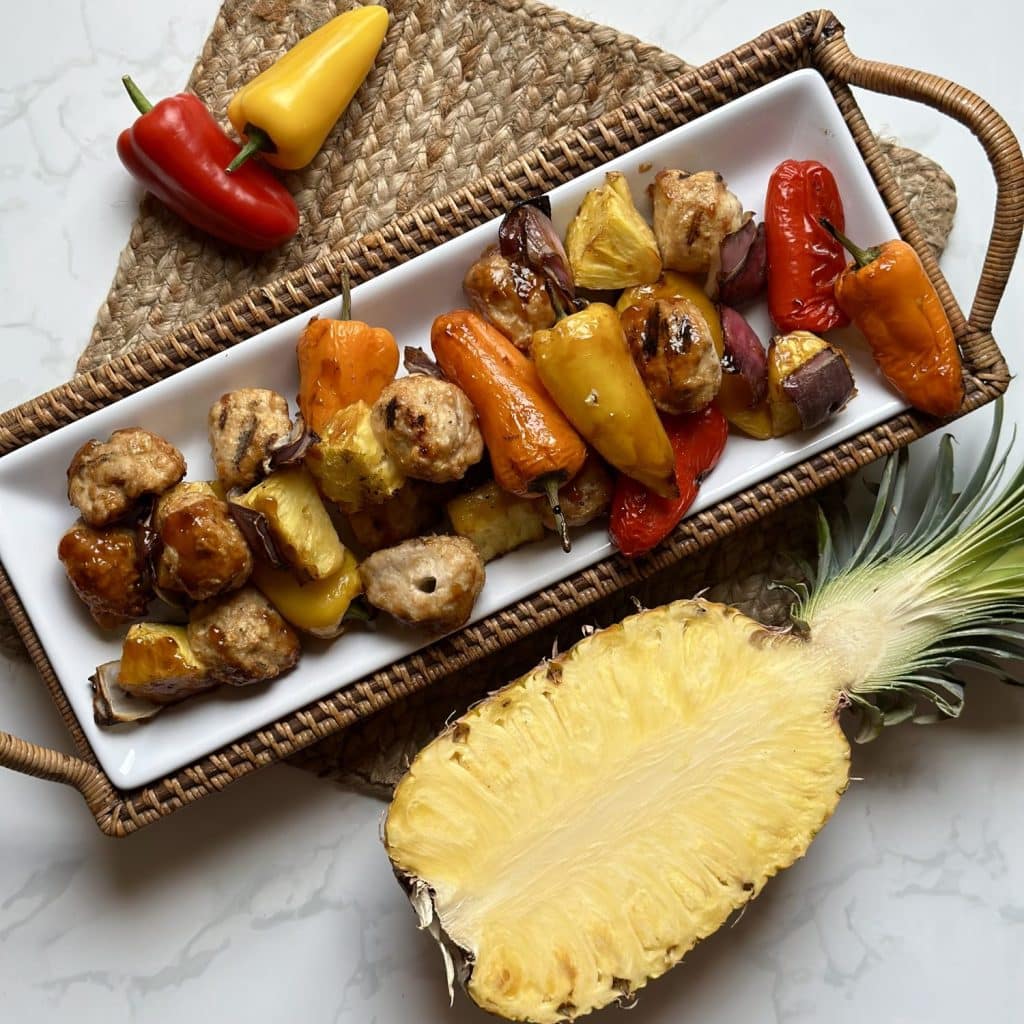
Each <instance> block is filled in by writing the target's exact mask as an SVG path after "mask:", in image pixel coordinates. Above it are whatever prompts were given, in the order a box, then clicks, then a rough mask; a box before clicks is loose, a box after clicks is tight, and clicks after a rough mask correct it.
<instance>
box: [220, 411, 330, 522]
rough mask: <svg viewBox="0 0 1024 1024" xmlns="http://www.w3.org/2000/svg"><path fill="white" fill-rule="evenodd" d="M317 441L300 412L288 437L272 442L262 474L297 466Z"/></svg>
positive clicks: (264, 461) (317, 438)
mask: <svg viewBox="0 0 1024 1024" xmlns="http://www.w3.org/2000/svg"><path fill="white" fill-rule="evenodd" d="M319 440H320V438H319V437H318V436H317V435H316V434H314V433H313V431H312V430H310V429H309V428H308V427H307V426H306V421H305V420H304V419H303V418H302V413H301V412H300V413H299V414H298V415H297V416H296V417H295V422H294V423H293V424H292V429H291V430H290V431H289V433H288V436H287V437H282V438H281V439H280V440H278V441H275V442H274V444H273V446H272V447H271V449H270V453H269V454H268V455H267V457H266V458H265V459H264V460H263V465H262V467H261V468H262V470H263V472H264V473H265V474H266V475H268V476H269V475H270V474H271V473H273V472H274V470H275V469H284V468H285V466H297V465H298V464H299V463H300V462H302V460H303V459H304V458H305V457H306V452H307V451H309V449H310V448H311V447H312V446H313V445H314V444H316V443H317V441H319ZM239 528H240V529H241V527H239Z"/></svg>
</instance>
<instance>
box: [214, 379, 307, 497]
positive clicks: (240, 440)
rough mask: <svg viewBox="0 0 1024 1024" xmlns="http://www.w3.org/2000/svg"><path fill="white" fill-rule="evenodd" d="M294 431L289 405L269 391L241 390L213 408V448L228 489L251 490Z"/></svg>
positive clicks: (222, 478) (222, 481)
mask: <svg viewBox="0 0 1024 1024" xmlns="http://www.w3.org/2000/svg"><path fill="white" fill-rule="evenodd" d="M290 430H291V420H290V419H289V417H288V402H287V401H286V400H285V398H284V397H283V396H281V395H279V394H278V393H277V392H276V391H268V390H267V389H266V388H239V389H238V390H237V391H229V392H228V393H227V394H226V395H221V396H220V398H218V399H217V401H216V402H214V403H213V405H212V406H210V415H209V431H210V449H211V451H212V452H213V464H214V465H215V466H216V467H217V476H218V477H219V479H220V482H221V483H222V484H223V485H224V487H225V488H226V489H228V490H230V489H231V488H232V487H250V486H252V484H254V483H256V481H257V480H258V479H259V478H260V477H261V476H262V475H263V469H262V464H263V460H264V459H265V458H266V457H267V456H268V455H269V454H270V450H271V448H272V447H273V445H274V442H275V441H279V440H281V439H283V438H286V437H287V436H288V434H289V432H290Z"/></svg>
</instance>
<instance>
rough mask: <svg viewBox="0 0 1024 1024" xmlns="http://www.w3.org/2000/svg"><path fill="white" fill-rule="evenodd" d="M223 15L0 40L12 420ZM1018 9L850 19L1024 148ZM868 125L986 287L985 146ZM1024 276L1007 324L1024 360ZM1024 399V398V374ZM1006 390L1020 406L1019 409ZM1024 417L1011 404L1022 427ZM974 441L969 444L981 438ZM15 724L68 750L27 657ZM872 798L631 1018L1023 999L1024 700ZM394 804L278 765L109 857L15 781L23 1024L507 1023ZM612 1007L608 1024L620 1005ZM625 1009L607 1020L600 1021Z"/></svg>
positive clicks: (771, 1019)
mask: <svg viewBox="0 0 1024 1024" xmlns="http://www.w3.org/2000/svg"><path fill="white" fill-rule="evenodd" d="M566 6H568V7H570V8H571V9H572V10H573V11H574V12H575V13H578V14H582V15H585V16H589V17H592V18H594V19H596V20H599V21H605V22H608V23H611V24H614V25H616V26H617V27H619V28H622V29H624V30H626V31H630V32H633V33H635V34H637V35H639V36H641V37H643V38H646V39H648V40H650V41H652V42H655V43H658V44H659V45H661V46H663V47H665V48H666V49H670V50H674V51H675V52H678V53H681V54H683V55H684V56H686V57H687V58H689V59H690V60H692V61H700V60H704V59H708V58H710V57H712V56H715V55H717V54H718V53H720V52H722V51H724V50H727V49H729V48H730V47H732V46H734V45H736V44H738V43H740V42H742V41H744V40H746V39H748V38H749V37H751V36H753V35H755V34H756V33H757V32H759V31H761V30H762V29H764V28H766V27H768V26H769V25H771V24H774V23H776V22H778V21H782V20H784V19H785V18H787V17H790V16H792V15H793V14H794V13H796V12H797V8H796V7H794V6H793V5H792V4H789V3H781V2H777V0H769V2H763V3H755V2H754V0H695V2H693V3H690V4H686V5H677V4H669V3H665V2H657V0H638V2H636V3H632V4H627V5H623V4H621V3H613V2H612V0H589V2H572V3H569V4H567V5H566ZM215 10H216V0H179V2H178V3H176V4H174V5H155V4H146V5H139V4H128V3H105V4H99V3H86V2H84V0H82V2H81V3H79V4H71V3H64V2H63V0H39V2H37V3H35V4H33V5H27V6H26V5H23V6H22V7H20V8H19V11H18V16H17V17H16V18H11V19H8V24H7V25H6V26H5V34H4V36H3V37H2V38H0V57H2V59H0V213H2V216H0V288H2V289H3V300H4V301H3V308H2V311H0V346H2V351H3V354H4V359H3V361H2V363H0V405H2V406H3V407H6V406H9V405H12V404H14V403H16V402H18V401H21V400H23V399H25V398H27V397H29V396H31V395H32V394H34V393H37V392H39V391H41V390H44V389H45V388H47V387H49V386H52V385H53V384H56V383H59V382H60V381H61V380H63V379H64V378H65V377H66V376H67V375H68V374H69V373H70V372H71V370H72V369H73V366H74V360H75V356H76V355H77V353H78V351H79V350H80V349H81V348H82V347H83V346H84V344H85V341H86V338H87V336H88V332H89V329H90V327H91V325H92V321H93V315H94V313H95V310H96V308H97V306H98V305H99V303H100V301H101V300H102V298H103V295H104V294H105V292H106V287H107V285H108V283H109V280H110V278H111V276H112V274H113V271H114V267H115V264H116V260H117V255H118V253H119V251H120V249H121V246H122V245H123V243H124V240H125V238H126V237H127V230H128V226H129V224H130V222H131V217H132V215H133V211H134V207H135V203H136V201H137V198H138V192H137V190H136V188H135V186H134V184H133V183H132V182H131V181H130V180H129V179H128V178H127V176H126V175H125V174H124V173H123V172H122V171H121V168H120V166H119V164H118V163H117V160H116V156H115V154H114V149H113V144H114V139H115V138H116V135H117V133H118V132H119V131H120V130H121V128H123V127H124V126H125V125H127V124H129V123H130V121H131V119H132V110H131V108H130V105H129V104H128V101H127V99H126V98H125V97H124V96H123V94H122V92H121V85H120V81H119V79H120V76H121V75H122V74H123V73H125V72H130V73H131V74H132V75H133V76H135V77H136V79H137V80H138V81H139V83H140V85H143V86H144V88H145V90H146V91H147V92H148V93H149V94H150V95H151V96H154V97H157V96H161V95H164V94H166V93H168V92H172V91H174V90H176V89H177V88H179V87H180V85H181V84H182V83H183V82H184V80H185V77H186V75H187V72H188V69H189V68H190V67H191V64H192V62H193V60H194V57H195V54H196V53H197V52H198V49H199V46H200V44H201V42H202V40H203V39H204V38H205V35H206V32H207V31H208V28H209V25H210V24H211V22H212V19H213V16H214V13H215ZM1006 10H1007V9H1006V8H1005V6H1004V5H1002V4H997V3H996V2H995V0H981V2H979V3H976V4H974V5H972V6H971V7H970V9H969V16H968V11H967V10H965V8H964V5H963V4H960V3H953V2H952V0H932V2H925V0H912V2H908V3H905V4H902V5H893V4H891V3H888V2H887V3H883V2H881V0H868V2H862V3H857V4H848V5H846V9H845V10H840V11H839V13H840V15H841V17H842V18H843V20H844V21H845V22H846V24H847V29H848V39H849V41H850V44H851V46H852V47H853V48H854V49H855V50H856V51H857V52H859V53H861V54H862V55H864V56H868V57H873V58H877V59H883V60H890V61H895V62H904V63H909V64H911V65H915V66H919V67H923V68H926V69H928V70H931V71H935V72H937V73H943V74H945V75H947V76H949V77H952V78H956V79H958V80H960V81H962V82H963V83H965V84H967V85H969V86H971V87H972V88H974V89H975V90H976V91H978V92H979V93H981V94H982V95H984V96H986V97H987V98H988V99H990V100H991V101H992V102H994V103H995V104H996V105H997V106H998V107H1000V108H1001V110H1002V112H1003V114H1004V115H1006V116H1007V117H1008V119H1009V120H1010V122H1011V124H1012V125H1013V126H1014V127H1015V128H1016V130H1017V131H1018V132H1019V133H1020V132H1024V96H1022V93H1021V89H1020V79H1019V76H1018V75H1017V73H1016V62H1017V60H1018V55H1017V39H1018V38H1019V36H1020V29H1021V28H1022V24H1021V21H1022V16H1021V14H1020V13H1019V11H1018V10H1016V9H1015V10H1014V13H1006ZM863 105H864V109H865V112H866V113H867V115H868V117H869V119H870V120H871V122H872V124H873V125H875V126H876V127H877V128H878V129H880V130H882V131H884V132H886V133H890V134H893V135H897V136H898V137H899V138H901V139H902V140H903V141H905V142H907V143H908V144H910V145H915V146H917V147H919V148H922V149H924V150H925V151H926V152H928V153H929V154H930V155H932V156H934V157H936V158H938V159H939V160H940V161H941V162H942V163H943V164H944V165H945V166H946V167H947V168H948V169H949V170H950V172H951V173H952V174H953V176H954V178H955V179H956V181H957V183H958V186H959V193H960V203H961V207H960V213H959V216H958V219H957V224H956V228H955V231H954V235H953V238H952V240H951V244H950V248H949V251H948V253H947V256H946V258H945V259H944V262H943V266H944V269H945V271H946V274H947V276H948V277H949V279H950V281H951V283H952V285H953V287H954V290H955V292H956V294H957V295H958V297H960V299H961V300H962V301H964V302H966V301H967V300H969V298H970V295H971V291H972V289H973V286H974V283H975V280H976V277H977V272H978V268H979V266H980V259H981V253H982V252H983V249H984V244H985V240H986V238H987V232H988V225H989V220H990V217H991V208H992V195H993V192H992V187H991V181H990V176H989V173H988V170H987V165H986V162H985V160H984V157H983V156H982V155H981V151H980V149H978V148H977V147H976V146H975V145H974V144H973V143H971V142H970V139H969V136H968V135H967V134H966V133H965V132H964V131H963V130H962V129H960V128H958V127H957V126H955V125H954V124H953V123H952V122H950V121H948V120H947V119H944V118H942V117H940V116H939V115H936V114H933V113H931V112H929V111H925V110H922V109H920V108H917V107H914V106H912V105H910V104H907V103H903V102H900V101H896V100H891V99H886V98H877V97H870V96H869V97H863ZM1020 282H1021V276H1020V272H1019V267H1018V272H1017V275H1016V278H1015V282H1014V284H1013V286H1012V287H1011V293H1010V295H1009V296H1008V298H1007V301H1006V302H1005V303H1004V306H1003V309H1002V311H1001V312H1000V315H999V318H998V320H997V323H996V333H997V336H998V337H999V338H1000V341H1001V343H1002V345H1003V347H1004V349H1005V350H1006V352H1007V353H1008V356H1009V357H1010V361H1011V367H1016V365H1017V364H1018V362H1019V357H1020V353H1021V345H1022V343H1021V341H1020V337H1019V327H1020V325H1021V324H1022V323H1024V303H1022V300H1021V285H1020ZM1017 386H1019V385H1017ZM1012 394H1013V392H1011V395H1012ZM1018 408H1019V403H1017V402H1016V401H1015V400H1014V399H1012V398H1011V401H1010V413H1011V416H1012V418H1013V419H1014V420H1015V421H1018V422H1019V420H1020V413H1019V412H1018ZM986 422H987V420H986V419H985V417H984V415H983V418H982V419H979V418H977V417H975V418H972V419H971V420H968V421H967V422H966V423H964V424H961V425H959V426H958V427H957V430H956V433H957V436H958V437H959V438H960V442H961V449H962V450H963V451H964V452H965V454H967V455H969V453H970V452H971V451H972V450H975V447H976V445H977V441H978V438H979V437H980V436H982V435H983V434H984V432H985V426H986ZM0 692H2V694H3V701H2V714H0V727H2V728H5V729H8V730H11V731H14V732H17V733H19V734H21V735H24V736H27V737H29V738H32V739H35V740H38V741H39V742H42V743H46V744H49V745H55V746H58V747H65V748H66V744H67V740H66V738H65V736H64V734H63V729H62V726H61V723H60V721H59V718H58V717H57V715H56V714H55V712H54V711H53V708H52V707H51V705H50V703H49V700H48V698H47V697H46V695H45V690H44V688H43V686H42V684H41V683H40V682H39V680H38V679H37V678H36V677H35V675H34V674H33V672H32V671H30V670H29V669H28V668H26V667H25V666H22V665H17V664H9V663H5V662H0ZM853 775H854V776H856V777H858V779H860V780H861V781H857V782H854V783H852V785H851V787H850V790H849V792H848V793H847V795H846V796H845V797H844V798H843V800H842V802H841V805H840V807H839V810H838V812H837V814H836V816H835V817H834V819H833V820H832V821H831V822H830V824H829V825H828V826H827V827H826V828H825V829H824V831H823V832H822V834H821V835H820V836H819V837H818V839H817V840H816V841H815V843H814V844H813V846H812V847H811V850H810V852H809V854H808V856H807V857H806V858H805V859H804V860H803V861H801V862H800V863H798V864H797V865H796V866H795V867H794V868H792V869H791V870H790V871H788V872H786V873H785V874H784V875H783V876H781V877H780V878H778V879H776V880H774V881H773V882H772V883H771V884H770V885H769V886H768V887H767V889H766V890H765V892H764V894H763V895H762V897H761V898H760V899H759V900H758V901H757V902H756V903H755V904H753V905H752V906H751V907H749V908H748V909H747V911H746V912H745V913H744V914H743V915H742V916H741V917H740V918H739V919H737V920H736V921H735V922H733V923H732V925H731V927H728V928H726V929H723V930H722V931H721V932H720V933H719V934H717V935H716V936H714V937H713V938H712V939H711V940H709V941H708V942H706V943H705V944H704V945H703V946H702V947H700V948H698V949H697V950H695V951H694V952H693V953H692V954H691V955H689V956H688V957H687V958H686V961H685V962H684V964H683V965H682V966H681V967H679V968H678V969H677V970H675V971H673V972H672V973H671V974H670V975H668V976H667V977H666V978H664V979H662V980H661V981H659V982H657V983H656V984H654V985H653V986H651V988H650V989H649V990H648V991H646V992H645V993H644V994H643V996H642V998H641V999H640V1002H639V1004H638V1007H637V1008H636V1009H635V1010H634V1011H632V1014H631V1016H630V1017H629V1018H628V1020H629V1021H630V1024H688V1022H697V1021H699V1022H700V1024H735V1022H738V1021H745V1022H751V1024H755V1022H756V1024H822V1022H825V1021H828V1022H830V1024H863V1022H864V1021H879V1022H885V1024H918V1022H920V1024H925V1022H927V1024H954V1022H956V1024H959V1022H960V1021H962V1020H963V1019H965V1018H969V1019H971V1020H975V1021H984V1022H986V1024H1004V1022H1006V1024H1009V1022H1012V1021H1016V1020H1019V1019H1021V1011H1020V1006H1021V1001H1022V998H1024V858H1022V857H1021V855H1020V854H1021V851H1022V850H1024V814H1022V813H1021V812H1022V809H1024V803H1022V797H1021V794H1022V793H1024V693H1021V692H1019V691H1016V692H1015V691H1012V690H1010V689H1008V688H998V687H995V686H994V685H993V684H986V683H978V684H972V685H971V687H970V689H969V696H968V707H967V712H966V714H965V716H964V718H963V720H961V721H960V722H958V723H956V724H951V725H946V726H943V727H939V728H933V729H913V728H909V727H904V728H901V729H898V730H893V731H891V732H890V733H889V734H887V735H886V736H884V737H883V738H882V739H881V740H879V741H878V742H876V743H875V744H873V745H871V746H870V747H867V748H858V749H856V750H855V752H854V768H853ZM380 813H381V806H380V805H379V804H378V803H376V802H374V801H372V800H369V799H366V798H363V797H359V796H354V795H351V794H346V793H343V792H341V791H339V790H337V789H336V788H334V787H332V786H330V785H327V784H325V783H322V782H319V781H317V780H315V779H313V778H311V777H309V776H307V775H306V774H304V773H301V772H298V771H294V770H291V769H288V768H284V767H280V768H273V769H269V770H267V771H264V772H262V773H259V774H258V775H257V776H255V777H253V778H251V779H248V780H246V781H245V782H243V783H241V784H239V785H237V786H234V787H232V788H231V789H230V790H229V791H228V792H227V793H225V794H223V795H222V796H219V797H217V798H213V799H210V800H204V801H202V802H201V803H200V804H199V805H197V806H195V807H192V808H190V809H188V810H186V811H184V812H182V813H180V814H177V815H175V816H174V817H172V818H171V819H170V820H168V821H164V822H161V823H159V824H157V825H155V826H153V827H151V828H149V829H147V830H145V831H143V832H142V833H140V834H139V835H137V836H135V837H133V838H132V839H130V840H127V841H123V842H113V841H110V840H107V839H105V838H103V837H102V836H101V835H100V834H99V833H98V832H97V831H96V829H95V827H94V825H93V824H92V822H91V820H90V818H89V816H88V814H87V813H86V811H85V809H84V807H83V806H82V804H81V801H80V799H79V798H78V796H77V795H76V794H75V793H72V792H69V791H67V790H65V789H62V788H60V787H56V786H51V785H45V784H43V783H40V782H38V781H35V780H31V779H26V778H23V777H20V776H16V775H13V774H11V773H0V815H2V817H0V1005H3V1008H4V1019H10V1020H26V1021H33V1022H48V1021H64V1020H71V1019H74V1020H77V1021H81V1022H85V1024H91V1022H94V1021H95V1022H103V1024H111V1022H114V1021H136V1020H138V1021H145V1022H146V1024H165V1022H166V1024H171V1022H173V1024H178V1022H180V1021H182V1020H188V1019H195V1020H208V1019H211V1017H213V1015H214V1014H216V1016H217V1017H218V1018H219V1019H224V1020H227V1021H232V1020H243V1019H244V1020H247V1021H253V1022H262V1021H282V1020H303V1021H310V1022H317V1024H319V1022H335V1024H399V1022H406V1021H416V1022H427V1021H435V1020H436V1021H450V1022H452V1024H470V1022H474V1024H482V1022H483V1021H484V1020H487V1019H492V1018H486V1017H485V1016H484V1015H483V1014H482V1013H480V1012H478V1011H476V1010H475V1009H474V1008H473V1007H472V1006H471V1005H470V1004H469V1003H468V1001H467V1000H465V999H464V998H462V997H461V996H458V995H457V997H456V1003H455V1007H454V1008H453V1009H451V1010H450V1009H449V1008H448V1005H447V996H446V993H445V988H444V980H443V971H442V968H441V963H440V958H439V957H438V955H437V953H436V950H435V949H434V947H433V944H432V943H431V941H430V940H429V939H428V938H426V937H425V936H423V935H421V934H420V933H418V932H417V931H416V929H415V927H414V918H413V915H412V913H411V911H410V910H409V908H408V906H407V905H406V902H405V899H404V897H403V896H402V894H401V892H400V891H399V889H398V887H397V886H396V885H395V883H394V881H393V879H392V877H391V874H390V870H389V869H388V866H387V863H386V859H385V857H384V856H383V853H382V851H381V849H380V845H379V840H378V833H377V830H378V820H379V816H380ZM607 1017H608V1019H614V1014H613V1013H609V1014H607ZM602 1019H603V1018H602Z"/></svg>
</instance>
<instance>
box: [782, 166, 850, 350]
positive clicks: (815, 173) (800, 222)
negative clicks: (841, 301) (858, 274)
mask: <svg viewBox="0 0 1024 1024" xmlns="http://www.w3.org/2000/svg"><path fill="white" fill-rule="evenodd" d="M823 217H824V218H825V219H826V220H829V221H831V222H832V223H833V224H835V226H836V227H837V228H838V229H839V230H840V231H843V230H844V228H845V218H844V216H843V203H842V200H841V199H840V198H839V188H838V186H837V185H836V180H835V178H833V177H832V172H831V171H830V170H829V169H828V168H827V167H825V166H824V165H823V164H820V163H818V161H817V160H783V161H782V163H781V164H779V166H778V167H776V168H775V170H774V171H773V172H772V176H771V178H770V179H769V181H768V194H767V196H766V198H765V204H764V226H765V242H766V244H767V249H768V312H769V313H771V317H772V320H773V321H774V322H775V326H776V327H777V328H778V329H779V331H780V332H782V333H784V334H788V333H790V332H791V331H810V332H811V333H812V334H821V333H822V332H823V331H828V330H830V329H831V328H833V327H844V326H845V325H846V324H848V323H849V320H848V319H847V317H846V314H845V313H843V311H842V310H841V309H840V308H839V305H838V304H837V302H836V298H835V293H834V291H833V283H834V282H835V279H836V278H837V277H838V276H839V275H840V274H841V273H842V272H843V270H845V269H846V255H845V253H844V252H843V247H842V246H841V245H840V244H839V243H838V242H837V241H836V240H835V239H834V238H833V237H832V236H831V235H830V234H829V233H828V232H827V231H826V230H825V229H824V228H823V227H822V226H821V219H822V218H823Z"/></svg>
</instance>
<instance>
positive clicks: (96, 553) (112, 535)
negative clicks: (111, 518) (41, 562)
mask: <svg viewBox="0 0 1024 1024" xmlns="http://www.w3.org/2000/svg"><path fill="white" fill-rule="evenodd" d="M57 557H58V558H59V559H60V560H61V562H62V563H63V564H64V571H65V572H66V573H67V574H68V579H69V580H70V581H71V586H73V587H74V588H75V593H76V594H78V596H79V597H80V598H81V599H82V600H83V601H84V602H85V604H86V606H87V607H88V609H89V612H90V613H91V615H92V617H93V618H94V619H95V620H96V622H97V624H98V625H100V626H102V627H103V628H104V629H113V628H114V627H115V626H119V625H120V624H121V623H123V622H130V621H131V620H132V619H140V618H142V617H143V616H144V615H145V614H146V609H147V608H148V607H149V602H150V600H151V598H152V596H153V592H152V589H151V587H150V585H149V581H148V579H147V577H146V571H145V566H144V559H143V556H142V552H141V550H140V548H139V545H138V544H137V543H136V536H135V531H134V530H132V529H130V528H129V527H127V526H110V527H107V528H106V529H104V530H94V529H93V528H92V527H91V526H86V524H85V523H82V522H78V523H75V525H74V526H72V527H71V529H70V530H68V531H67V533H65V534H64V536H63V537H61V539H60V544H59V545H58V547H57Z"/></svg>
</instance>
